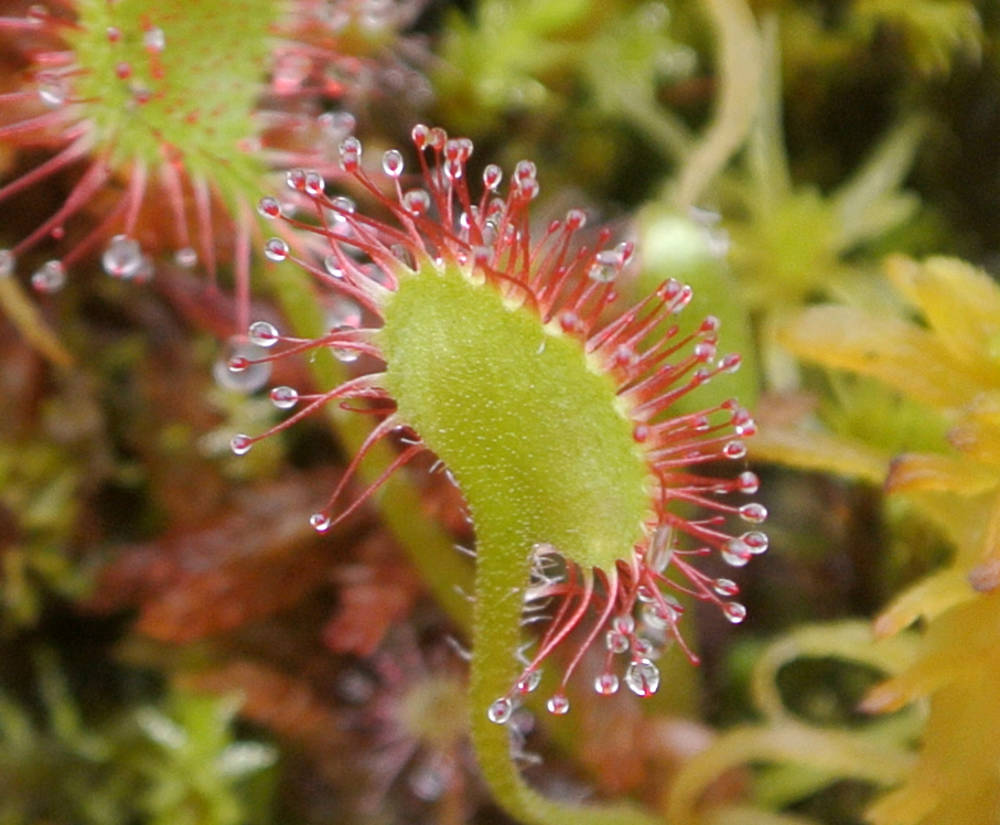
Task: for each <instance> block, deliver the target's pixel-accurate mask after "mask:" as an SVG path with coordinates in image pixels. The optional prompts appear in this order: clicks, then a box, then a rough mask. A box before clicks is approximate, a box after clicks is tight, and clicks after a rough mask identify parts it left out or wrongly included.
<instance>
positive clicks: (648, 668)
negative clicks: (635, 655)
mask: <svg viewBox="0 0 1000 825" xmlns="http://www.w3.org/2000/svg"><path fill="white" fill-rule="evenodd" d="M625 684H626V685H628V689H629V690H631V691H632V692H633V693H634V694H636V696H652V695H653V694H654V693H656V691H657V690H659V687H660V670H659V668H658V667H657V666H656V665H654V664H653V663H652V662H651V661H649V659H636V660H635V661H633V662H632V663H631V664H630V665H629V666H628V669H627V670H626V671H625Z"/></svg>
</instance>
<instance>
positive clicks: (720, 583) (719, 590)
mask: <svg viewBox="0 0 1000 825" xmlns="http://www.w3.org/2000/svg"><path fill="white" fill-rule="evenodd" d="M712 590H714V591H715V593H716V595H718V596H723V597H725V598H729V597H731V596H735V595H737V594H738V593H739V592H740V588H739V585H738V584H736V582H734V581H733V580H732V579H721V578H720V579H715V580H713V581H712Z"/></svg>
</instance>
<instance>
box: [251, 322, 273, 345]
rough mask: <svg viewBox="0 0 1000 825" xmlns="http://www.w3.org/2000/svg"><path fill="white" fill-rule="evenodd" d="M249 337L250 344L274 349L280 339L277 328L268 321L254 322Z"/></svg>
mask: <svg viewBox="0 0 1000 825" xmlns="http://www.w3.org/2000/svg"><path fill="white" fill-rule="evenodd" d="M248 335H249V338H250V343H251V344H255V345H256V346H258V347H273V346H274V345H275V344H277V343H278V340H279V338H280V335H279V334H278V330H277V328H276V327H275V326H274V324H272V323H269V322H268V321H254V322H253V323H252V324H250V329H249V331H248Z"/></svg>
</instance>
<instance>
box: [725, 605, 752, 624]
mask: <svg viewBox="0 0 1000 825" xmlns="http://www.w3.org/2000/svg"><path fill="white" fill-rule="evenodd" d="M722 613H723V615H724V616H725V617H726V618H727V619H728V620H729V621H730V622H732V623H733V624H739V623H740V622H742V621H743V620H744V619H745V618H746V617H747V609H746V607H744V606H743V605H742V604H740V603H739V602H726V603H725V604H724V605H723V606H722Z"/></svg>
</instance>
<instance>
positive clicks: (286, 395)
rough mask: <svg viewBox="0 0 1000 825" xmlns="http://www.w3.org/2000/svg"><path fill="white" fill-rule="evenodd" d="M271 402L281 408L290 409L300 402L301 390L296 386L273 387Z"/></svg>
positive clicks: (270, 394)
mask: <svg viewBox="0 0 1000 825" xmlns="http://www.w3.org/2000/svg"><path fill="white" fill-rule="evenodd" d="M269 396H270V398H271V403H272V404H274V406H275V407H277V408H278V409H279V410H290V409H291V408H292V407H294V406H295V405H296V404H298V403H299V391H298V390H296V389H295V387H288V386H284V385H282V386H280V387H272V388H271V392H270V393H269Z"/></svg>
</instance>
